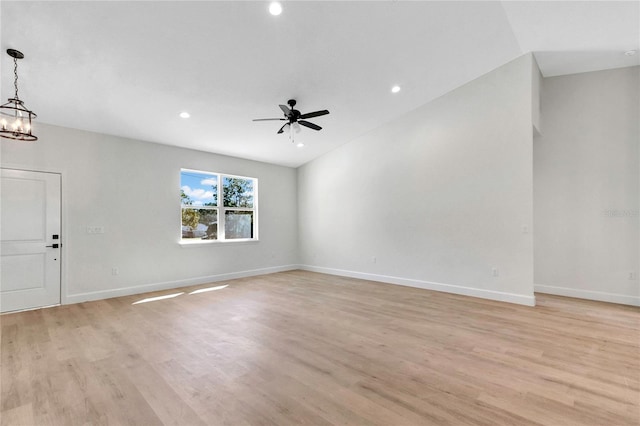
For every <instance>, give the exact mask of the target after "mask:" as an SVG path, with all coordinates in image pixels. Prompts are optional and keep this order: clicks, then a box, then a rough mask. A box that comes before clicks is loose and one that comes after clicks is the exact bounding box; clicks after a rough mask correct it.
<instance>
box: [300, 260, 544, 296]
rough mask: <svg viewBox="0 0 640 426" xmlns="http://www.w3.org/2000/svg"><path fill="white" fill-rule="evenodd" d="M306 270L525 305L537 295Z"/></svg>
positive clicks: (339, 270) (317, 268) (367, 274)
mask: <svg viewBox="0 0 640 426" xmlns="http://www.w3.org/2000/svg"><path fill="white" fill-rule="evenodd" d="M299 269H302V270H305V271H311V272H320V273H323V274H330V275H339V276H342V277H351V278H360V279H363V280H370V281H379V282H383V283H387V284H397V285H403V286H407V287H416V288H422V289H425V290H435V291H442V292H445V293H453V294H460V295H463V296H472V297H480V298H482V299H490V300H498V301H500V302H509V303H517V304H519V305H525V306H535V305H536V298H535V296H533V295H531V296H527V295H524V294H514V293H505V292H501V291H494V290H484V289H480V288H473V287H464V286H459V285H454V284H443V283H436V282H431V281H422V280H414V279H409V278H400V277H392V276H388V275H378V274H369V273H365V272H355V271H346V270H343V269H333V268H324V267H320V266H311V265H300V268H299Z"/></svg>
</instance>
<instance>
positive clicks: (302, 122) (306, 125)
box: [298, 120, 322, 130]
mask: <svg viewBox="0 0 640 426" xmlns="http://www.w3.org/2000/svg"><path fill="white" fill-rule="evenodd" d="M298 123H300V124H301V125H303V126H305V127H308V128H310V129H313V130H320V129H322V127H320V126H318V125H317V124H313V123H309V122H308V121H304V120H298Z"/></svg>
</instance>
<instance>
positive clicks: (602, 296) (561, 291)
mask: <svg viewBox="0 0 640 426" xmlns="http://www.w3.org/2000/svg"><path fill="white" fill-rule="evenodd" d="M535 290H536V292H538V293H547V294H555V295H556V296H566V297H576V298H578V299H588V300H597V301H599V302H609V303H619V304H622V305H631V306H640V297H638V296H628V295H626V294H616V293H605V292H602V291H592V290H580V289H577V288H569V287H556V286H551V285H540V284H536V285H535Z"/></svg>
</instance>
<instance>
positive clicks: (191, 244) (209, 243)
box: [178, 239, 260, 248]
mask: <svg viewBox="0 0 640 426" xmlns="http://www.w3.org/2000/svg"><path fill="white" fill-rule="evenodd" d="M258 242H260V240H258V239H242V240H240V239H237V240H225V241H218V240H195V241H178V244H179V245H180V247H182V248H190V247H205V246H216V245H228V244H231V245H236V244H255V243H258Z"/></svg>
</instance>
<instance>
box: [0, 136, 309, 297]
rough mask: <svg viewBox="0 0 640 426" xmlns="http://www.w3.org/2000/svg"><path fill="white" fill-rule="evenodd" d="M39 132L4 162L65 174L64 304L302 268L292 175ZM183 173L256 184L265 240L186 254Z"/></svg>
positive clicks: (8, 145) (175, 151) (106, 139)
mask: <svg viewBox="0 0 640 426" xmlns="http://www.w3.org/2000/svg"><path fill="white" fill-rule="evenodd" d="M37 134H38V136H39V138H40V139H39V140H38V141H37V142H35V143H20V142H16V141H10V140H7V139H2V155H1V157H0V159H1V163H0V164H2V167H13V168H21V169H30V170H42V171H52V172H61V173H62V186H63V189H62V191H63V194H62V203H63V236H62V242H63V251H62V254H63V264H62V265H63V288H62V290H63V291H62V293H63V303H64V302H69V303H70V302H78V301H83V300H90V299H98V298H104V297H111V296H118V295H123V294H133V293H140V292H144V291H150V290H155V289H161V288H173V287H178V286H181V285H187V284H195V283H204V282H209V281H213V280H218V279H223V278H231V277H237V276H243V275H251V274H258V273H265V272H273V271H277V270H283V269H290V268H292V267H295V266H291V265H295V264H297V263H298V259H297V250H296V249H297V239H296V233H297V204H296V187H297V183H296V171H295V169H291V168H287V167H280V166H274V165H270V164H265V163H259V162H254V161H248V160H242V159H237V158H232V157H225V156H221V155H215V154H209V153H204V152H199V151H193V150H187V149H182V148H175V147H169V146H164V145H158V144H152V143H147V142H141V141H136V140H131V139H123V138H118V137H113V136H107V135H102V134H96V133H90V132H85V131H79V130H72V129H68V128H62V127H56V126H48V125H45V124H38V126H37ZM180 168H191V169H197V170H209V171H215V172H222V173H230V174H237V175H242V176H251V177H256V178H258V179H259V209H260V210H259V226H260V241H259V242H250V243H231V244H213V245H207V246H198V247H193V246H189V247H182V246H180V245H179V244H178V241H179V238H180V222H179V221H180V199H179V187H180ZM87 226H104V228H105V233H104V234H102V235H89V234H87V232H86V227H87ZM114 267H115V268H118V269H119V275H117V276H114V275H112V273H111V270H112V268H114Z"/></svg>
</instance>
